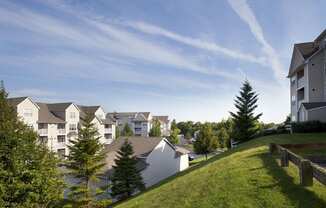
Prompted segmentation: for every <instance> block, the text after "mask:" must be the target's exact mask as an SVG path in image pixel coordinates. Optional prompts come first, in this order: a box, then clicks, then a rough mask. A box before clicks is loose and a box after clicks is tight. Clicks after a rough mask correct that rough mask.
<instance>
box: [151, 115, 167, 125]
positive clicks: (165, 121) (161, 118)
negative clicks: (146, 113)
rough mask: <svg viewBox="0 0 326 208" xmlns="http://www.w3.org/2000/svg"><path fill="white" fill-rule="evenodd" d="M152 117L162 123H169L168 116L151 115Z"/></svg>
mask: <svg viewBox="0 0 326 208" xmlns="http://www.w3.org/2000/svg"><path fill="white" fill-rule="evenodd" d="M153 119H158V120H159V121H161V122H163V123H169V116H153Z"/></svg>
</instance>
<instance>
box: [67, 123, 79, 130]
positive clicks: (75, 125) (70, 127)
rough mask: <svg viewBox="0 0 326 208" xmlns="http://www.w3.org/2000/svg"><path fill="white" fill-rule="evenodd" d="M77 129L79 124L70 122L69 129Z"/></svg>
mask: <svg viewBox="0 0 326 208" xmlns="http://www.w3.org/2000/svg"><path fill="white" fill-rule="evenodd" d="M76 130H77V124H69V131H76Z"/></svg>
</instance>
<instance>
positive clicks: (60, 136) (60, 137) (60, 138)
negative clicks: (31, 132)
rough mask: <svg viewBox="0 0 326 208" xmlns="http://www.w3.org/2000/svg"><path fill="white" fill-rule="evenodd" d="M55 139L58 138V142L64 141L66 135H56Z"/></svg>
mask: <svg viewBox="0 0 326 208" xmlns="http://www.w3.org/2000/svg"><path fill="white" fill-rule="evenodd" d="M57 139H58V143H63V142H66V136H65V135H58V137H57Z"/></svg>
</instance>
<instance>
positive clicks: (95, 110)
mask: <svg viewBox="0 0 326 208" xmlns="http://www.w3.org/2000/svg"><path fill="white" fill-rule="evenodd" d="M78 107H79V109H80V110H81V114H80V116H81V120H83V119H85V117H86V115H87V114H89V115H91V117H92V123H93V124H94V125H95V128H97V129H98V132H99V136H100V137H101V138H100V140H101V142H102V143H103V144H110V143H112V142H113V140H114V139H115V121H114V120H113V119H112V118H110V117H108V118H106V114H105V111H104V109H103V108H102V107H101V106H82V105H79V106H78Z"/></svg>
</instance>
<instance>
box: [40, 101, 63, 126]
mask: <svg viewBox="0 0 326 208" xmlns="http://www.w3.org/2000/svg"><path fill="white" fill-rule="evenodd" d="M37 105H38V106H39V107H40V111H39V114H38V123H53V124H58V123H65V121H64V120H62V119H60V118H58V117H56V116H55V115H54V114H53V113H52V112H51V111H50V110H49V108H48V105H47V104H46V103H37Z"/></svg>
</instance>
